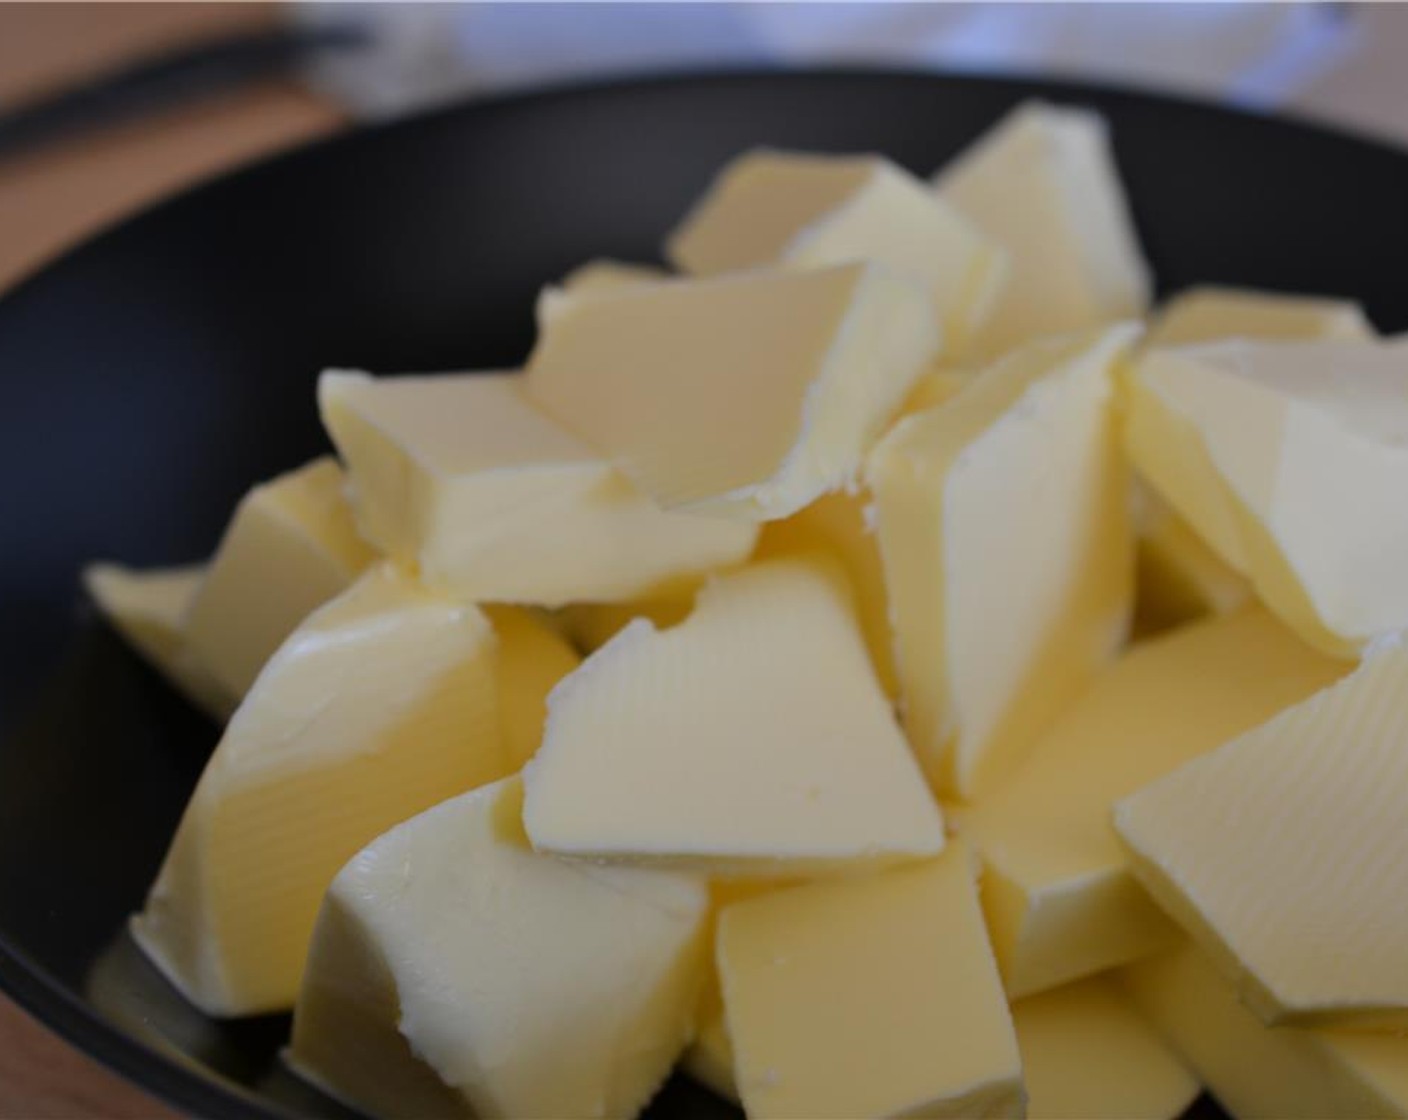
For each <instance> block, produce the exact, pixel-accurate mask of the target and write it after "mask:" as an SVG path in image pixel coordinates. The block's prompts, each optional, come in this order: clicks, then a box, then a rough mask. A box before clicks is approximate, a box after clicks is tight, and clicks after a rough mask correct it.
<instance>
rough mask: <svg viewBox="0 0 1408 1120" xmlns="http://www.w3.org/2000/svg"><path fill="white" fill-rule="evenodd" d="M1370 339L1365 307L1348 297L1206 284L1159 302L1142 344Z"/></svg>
mask: <svg viewBox="0 0 1408 1120" xmlns="http://www.w3.org/2000/svg"><path fill="white" fill-rule="evenodd" d="M1373 337H1374V328H1373V327H1372V326H1371V325H1370V323H1369V321H1368V320H1367V319H1366V318H1365V317H1364V309H1363V308H1361V307H1360V306H1359V305H1358V304H1357V303H1354V302H1353V301H1351V300H1347V299H1326V298H1323V297H1320V296H1302V295H1287V294H1283V293H1280V292H1259V291H1253V290H1251V289H1247V288H1223V287H1218V286H1217V285H1213V284H1207V285H1199V286H1197V287H1194V288H1189V289H1188V290H1187V291H1184V292H1180V293H1179V294H1178V295H1176V296H1174V297H1173V299H1171V300H1169V301H1168V303H1166V304H1164V306H1163V307H1162V308H1160V309H1159V313H1158V314H1157V315H1155V316H1154V319H1153V322H1152V323H1151V324H1150V326H1149V333H1148V334H1147V335H1145V336H1144V346H1145V347H1146V348H1149V349H1153V348H1154V347H1159V346H1188V345H1191V344H1193V343H1196V342H1216V341H1218V340H1220V339H1226V338H1267V339H1271V338H1279V339H1285V340H1290V339H1298V338H1299V339H1317V338H1321V339H1329V338H1338V339H1349V340H1359V341H1364V340H1366V339H1371V338H1373Z"/></svg>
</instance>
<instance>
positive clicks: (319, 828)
mask: <svg viewBox="0 0 1408 1120" xmlns="http://www.w3.org/2000/svg"><path fill="white" fill-rule="evenodd" d="M500 734H501V733H500V728H499V722H498V710H497V704H496V673H495V643H494V634H493V631H492V629H491V628H490V625H489V622H488V620H487V619H486V618H485V617H484V615H483V614H482V613H481V612H480V611H479V610H478V609H477V608H475V607H472V606H467V605H460V604H455V603H450V602H446V601H443V600H440V599H437V598H434V597H432V596H429V595H427V594H425V593H424V592H422V591H421V590H419V589H418V588H416V587H415V586H414V585H412V584H410V583H409V582H408V581H407V580H406V579H405V578H404V577H402V576H400V575H398V574H397V573H396V572H395V570H394V569H392V568H390V567H389V566H386V565H379V566H377V567H375V568H373V569H371V570H370V571H369V572H367V574H366V575H364V576H363V577H362V578H361V579H360V580H358V582H357V583H355V584H353V585H352V587H351V588H349V589H348V590H347V591H346V592H344V593H343V594H342V595H340V596H339V597H337V598H336V599H334V600H332V602H330V603H328V604H327V605H326V606H324V607H322V608H321V609H320V610H318V611H316V612H315V613H314V614H312V615H311V616H309V618H308V619H307V620H305V622H304V623H303V624H302V625H301V626H300V627H298V629H297V630H295V631H294V633H293V634H292V635H290V636H289V638H288V640H287V641H286V642H285V643H284V644H283V645H282V646H281V647H280V648H279V650H278V652H277V653H275V655H274V656H273V658H271V659H270V661H269V663H268V665H266V666H265V668H264V671H263V672H262V673H260V675H259V678H258V680H256V681H255V683H254V686H253V687H252V688H251V689H250V691H249V695H248V696H246V697H245V700H244V703H243V704H241V705H240V708H239V710H238V711H237V712H236V713H235V715H234V717H233V718H232V719H231V720H230V724H229V726H228V727H227V728H226V731H225V736H224V738H223V739H221V741H220V744H219V745H218V746H217V747H216V749H215V753H214V754H213V755H212V756H211V758H210V761H209V763H208V764H207V765H206V768H205V772H204V773H203V774H202V775H201V778H200V782H199V783H198V784H197V786H196V790H195V793H194V794H193V795H192V797H191V801H190V804H189V805H188V806H187V807H186V812H185V815H184V816H183V817H182V819H181V824H180V827H179V828H178V829H177V831H176V835H175V838H174V839H173V840H172V842H171V848H170V850H169V851H168V852H167V856H166V860H165V862H164V863H163V864H162V868H161V872H160V874H159V875H158V876H157V880H156V883H155V885H154V886H153V887H152V889H151V893H150V894H149V895H148V897H147V902H146V907H145V908H144V909H143V911H142V913H141V914H139V915H138V916H137V917H136V918H135V919H134V920H133V924H132V928H133V933H134V934H135V935H136V937H137V940H138V942H139V943H140V944H141V946H142V947H143V948H144V949H145V950H146V951H147V953H148V955H149V956H150V957H151V958H152V960H153V961H154V962H155V963H156V964H157V966H158V967H159V968H160V969H161V970H162V972H164V973H165V974H166V976H167V977H168V978H169V979H170V980H171V981H172V983H174V984H175V985H176V986H177V987H178V988H179V989H180V990H181V991H182V992H183V993H184V994H185V995H186V996H187V997H188V998H189V999H190V1000H191V1002H192V1003H194V1004H196V1006H198V1007H199V1008H200V1009H201V1010H203V1011H205V1012H206V1013H207V1014H212V1015H252V1014H257V1013H261V1012H266V1011H278V1010H285V1009H287V1008H289V1007H291V1006H292V1005H293V1001H294V997H295V995H296V994H297V991H298V981H299V976H300V974H301V973H302V970H303V959H304V955H305V953H306V951H307V948H308V938H309V936H310V934H311V932H312V929H313V920H314V917H315V916H316V914H317V909H318V902H319V900H320V899H321V898H322V895H323V892H324V891H325V890H326V889H327V885H328V883H330V882H331V881H332V878H333V876H334V875H335V874H336V873H337V869H338V868H339V867H341V866H342V864H343V863H345V862H346V861H347V860H348V859H349V858H350V857H351V856H352V855H353V854H354V853H356V852H357V851H358V849H360V848H361V847H362V846H363V845H364V844H366V843H367V842H369V841H370V840H371V839H372V838H373V837H375V836H376V835H377V834H378V833H380V832H382V831H384V830H385V829H387V828H389V827H391V826H392V825H393V824H396V823H397V822H399V821H402V820H404V819H406V818H407V817H409V816H411V815H413V814H415V813H417V812H419V811H420V810H422V809H424V808H427V807H428V806H430V805H433V804H435V803H436V802H438V801H441V800H443V799H444V798H446V797H449V796H452V795H454V794H457V793H460V792H462V791H464V790H466V789H469V788H471V787H473V786H476V785H480V784H482V783H484V782H488V781H492V780H494V779H497V778H499V777H502V776H503V775H504V774H505V773H506V772H507V770H508V763H507V761H506V759H505V757H504V752H503V749H502V746H501V742H500Z"/></svg>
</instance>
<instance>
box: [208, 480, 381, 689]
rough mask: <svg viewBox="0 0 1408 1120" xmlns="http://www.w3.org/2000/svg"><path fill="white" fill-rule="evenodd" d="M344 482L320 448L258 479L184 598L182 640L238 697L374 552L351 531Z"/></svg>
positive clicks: (352, 529) (344, 586)
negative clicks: (306, 459) (318, 454)
mask: <svg viewBox="0 0 1408 1120" xmlns="http://www.w3.org/2000/svg"><path fill="white" fill-rule="evenodd" d="M343 482H344V479H343V475H342V469H341V468H340V467H339V466H338V465H337V462H336V461H335V460H334V459H332V458H331V457H330V456H324V457H323V458H321V459H315V460H314V461H313V462H311V463H309V464H308V465H307V466H305V467H301V468H300V469H298V470H295V471H289V472H288V473H287V474H283V475H280V476H279V477H278V478H275V479H273V480H272V481H270V482H266V483H264V484H263V485H261V486H256V487H255V488H254V489H253V490H251V491H250V492H249V493H248V494H246V495H245V497H244V499H243V500H242V501H241V502H240V504H239V507H238V508H237V509H236V510H235V516H234V518H233V519H232V520H231V521H230V525H229V527H228V528H227V529H226V530H225V536H224V537H223V538H222V539H221V541H220V547H219V548H218V549H217V550H216V553H215V556H214V558H213V559H212V560H211V562H210V570H209V572H208V573H207V575H206V578H205V581H204V582H203V583H202V584H201V586H200V588H199V589H198V590H197V591H196V593H195V594H194V595H193V596H192V598H191V603H190V607H189V609H188V613H187V615H186V620H185V629H186V640H187V643H188V644H189V646H190V649H191V651H192V653H193V654H194V656H195V657H196V658H197V659H198V660H199V661H200V662H201V663H202V664H203V665H205V667H206V668H207V669H209V671H210V674H211V675H212V676H213V677H214V678H215V679H216V680H217V681H218V682H219V683H220V685H221V687H222V688H224V689H225V691H226V692H228V693H229V694H230V695H232V696H234V697H236V698H237V699H238V698H239V697H242V696H244V694H245V693H246V692H248V691H249V686H250V685H251V684H253V683H254V678H255V677H256V676H257V675H258V674H259V670H260V669H262V668H263V667H264V663H265V662H266V661H268V660H269V658H270V657H271V656H273V653H274V650H276V649H278V648H279V643H280V642H282V641H283V640H284V639H285V638H287V637H288V636H289V634H290V633H292V632H293V628H294V627H295V626H297V625H298V624H299V623H300V622H302V621H303V620H304V618H306V617H307V616H308V614H309V613H310V612H312V611H313V610H314V609H316V608H317V607H320V606H322V605H323V604H324V603H326V602H327V601H328V600H329V599H331V598H332V597H333V596H334V595H337V594H338V593H340V592H341V591H343V590H344V589H346V587H347V586H348V584H350V583H351V582H352V581H353V580H355V579H356V578H357V576H358V575H359V574H360V573H361V572H362V570H363V569H364V568H366V566H367V565H368V564H370V563H371V562H372V560H373V559H374V558H375V553H374V552H373V551H372V549H371V548H369V547H368V546H367V545H366V543H364V542H363V540H362V539H361V538H360V537H359V536H358V535H357V530H356V527H355V525H354V524H353V521H352V514H351V511H350V510H349V509H348V507H347V500H346V497H345V495H344V493H343Z"/></svg>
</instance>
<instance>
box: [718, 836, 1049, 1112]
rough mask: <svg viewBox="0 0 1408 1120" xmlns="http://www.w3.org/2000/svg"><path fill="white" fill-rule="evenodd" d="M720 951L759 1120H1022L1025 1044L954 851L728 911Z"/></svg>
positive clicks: (751, 1104) (744, 1073)
mask: <svg viewBox="0 0 1408 1120" xmlns="http://www.w3.org/2000/svg"><path fill="white" fill-rule="evenodd" d="M717 953H718V963H719V971H720V975H721V977H722V979H723V990H724V1006H725V1008H726V1015H727V1021H728V1033H729V1035H730V1036H731V1038H732V1039H733V1046H734V1049H735V1052H736V1060H737V1075H738V1088H739V1091H740V1093H741V1095H742V1098H743V1107H744V1110H745V1111H746V1112H747V1114H748V1116H749V1117H750V1118H751V1120H763V1118H766V1117H808V1118H812V1120H823V1118H825V1117H837V1118H845V1120H851V1118H854V1117H858V1116H866V1117H889V1116H893V1117H900V1116H933V1117H941V1116H953V1117H971V1116H986V1117H998V1116H1014V1117H1015V1116H1021V1115H1022V1114H1023V1113H1022V1106H1023V1091H1022V1069H1021V1059H1020V1058H1019V1056H1018V1052H1017V1041H1016V1038H1015V1037H1014V1035H1013V1030H1012V1020H1011V1018H1010V1016H1009V1014H1008V1010H1007V1004H1006V1001H1005V1000H1004V999H1003V995H1002V988H1001V985H1000V984H999V983H998V978H997V970H996V968H995V967H994V965H993V960H992V951H991V950H990V949H989V948H988V941H987V934H986V932H985V931H984V929H983V919H982V915H981V913H980V912H979V909H978V900H977V889H976V886H975V885H974V882H973V868H972V865H971V862H970V860H969V858H968V855H967V853H966V852H965V851H964V850H963V849H962V848H961V846H956V847H955V848H953V849H952V850H951V851H949V852H947V853H945V854H944V855H943V856H941V857H940V858H939V859H937V860H932V861H929V862H926V863H923V864H920V865H917V866H914V867H906V868H898V869H892V870H889V871H885V872H881V873H879V874H876V875H871V876H862V877H848V878H844V879H836V880H830V881H825V882H820V883H814V884H810V885H807V886H801V887H797V888H795V889H793V890H786V891H779V892H778V893H776V894H770V895H766V896H764V897H762V898H757V899H752V900H749V901H747V902H739V903H735V904H734V905H732V906H730V907H728V908H727V909H726V910H724V912H723V914H722V915H721V917H720V919H719V936H718V949H717Z"/></svg>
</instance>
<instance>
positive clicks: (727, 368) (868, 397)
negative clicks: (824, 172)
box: [527, 263, 939, 521]
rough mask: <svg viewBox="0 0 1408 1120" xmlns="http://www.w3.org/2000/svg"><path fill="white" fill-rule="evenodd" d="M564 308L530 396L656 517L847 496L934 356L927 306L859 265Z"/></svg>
mask: <svg viewBox="0 0 1408 1120" xmlns="http://www.w3.org/2000/svg"><path fill="white" fill-rule="evenodd" d="M567 299H568V301H569V302H568V303H566V304H564V305H563V306H562V307H560V308H559V309H558V311H557V312H555V313H554V314H552V315H551V316H549V317H548V318H547V320H546V321H545V322H544V324H543V330H542V333H541V335H540V337H539V340H538V345H537V348H536V349H535V350H534V351H533V355H532V358H531V359H530V360H529V366H528V382H527V384H528V391H529V393H530V395H531V396H532V397H533V398H534V399H535V400H536V401H537V403H538V404H540V405H541V406H542V407H543V408H545V409H546V410H548V411H549V412H550V413H552V414H553V415H554V416H556V417H557V418H558V419H559V420H561V421H562V423H564V424H567V425H570V426H571V427H572V428H574V429H575V430H576V431H577V432H578V433H579V434H580V435H581V436H582V437H583V438H585V439H586V440H588V441H589V442H590V443H592V444H593V445H594V446H596V447H597V448H599V449H600V450H601V451H602V452H604V453H605V454H606V455H607V456H608V457H610V459H611V460H612V462H613V463H615V464H616V466H618V467H619V468H620V469H621V470H622V471H623V472H624V473H625V474H626V475H627V476H628V477H629V478H630V479H631V480H632V481H633V482H635V483H636V484H637V485H638V486H639V487H640V488H641V489H642V490H643V491H644V492H645V493H647V494H649V495H650V496H651V497H652V498H654V499H655V500H656V501H657V502H658V503H659V504H660V505H662V506H665V507H667V508H671V507H678V506H683V507H690V508H692V509H694V510H696V511H697V512H711V513H716V514H726V515H729V516H733V517H738V518H741V519H744V520H753V521H766V520H775V519H777V518H780V517H786V516H787V515H788V514H791V513H795V512H796V511H797V510H799V509H801V508H802V507H803V506H804V505H806V504H807V503H808V502H810V501H812V500H813V499H815V498H817V497H819V496H820V495H822V494H824V493H826V492H827V491H829V490H836V489H840V488H841V487H843V486H845V485H846V484H847V483H848V482H850V481H851V480H852V479H853V478H854V476H855V474H856V472H857V469H858V468H859V466H860V460H861V457H862V456H863V455H864V454H865V452H866V451H868V450H869V448H870V445H871V444H872V443H873V442H874V441H875V439H876V438H877V437H878V436H879V435H880V433H881V431H882V430H883V429H884V427H885V425H886V424H887V423H888V422H889V421H890V419H891V417H892V416H893V415H894V414H895V412H897V411H898V409H899V407H900V405H901V404H902V403H903V401H904V399H905V397H906V395H907V394H908V393H909V391H910V389H911V387H912V386H913V384H914V381H915V379H916V378H917V377H918V376H919V375H920V374H921V373H922V372H923V371H924V368H925V366H926V365H927V364H928V363H929V361H930V360H931V359H932V358H933V357H934V355H935V354H936V352H937V350H938V347H939V330H938V326H937V324H936V322H935V320H934V315H933V310H932V306H931V304H930V301H929V300H928V297H927V295H926V293H925V292H923V291H922V290H921V289H919V288H917V287H915V286H913V285H911V284H909V283H907V282H905V281H903V280H901V279H899V278H897V277H896V276H894V275H892V274H891V273H890V272H888V271H887V270H885V269H883V268H882V267H880V266H878V265H874V264H859V263H858V264H847V265H838V266H834V267H830V268H819V269H809V270H805V271H801V272H767V271H761V272H750V273H743V274H736V275H730V276H721V277H717V278H713V279H708V280H677V281H673V282H671V283H666V284H652V285H647V286H641V287H637V288H630V289H627V290H625V291H622V292H618V293H614V294H611V295H608V296H579V297H576V298H572V297H567Z"/></svg>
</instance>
